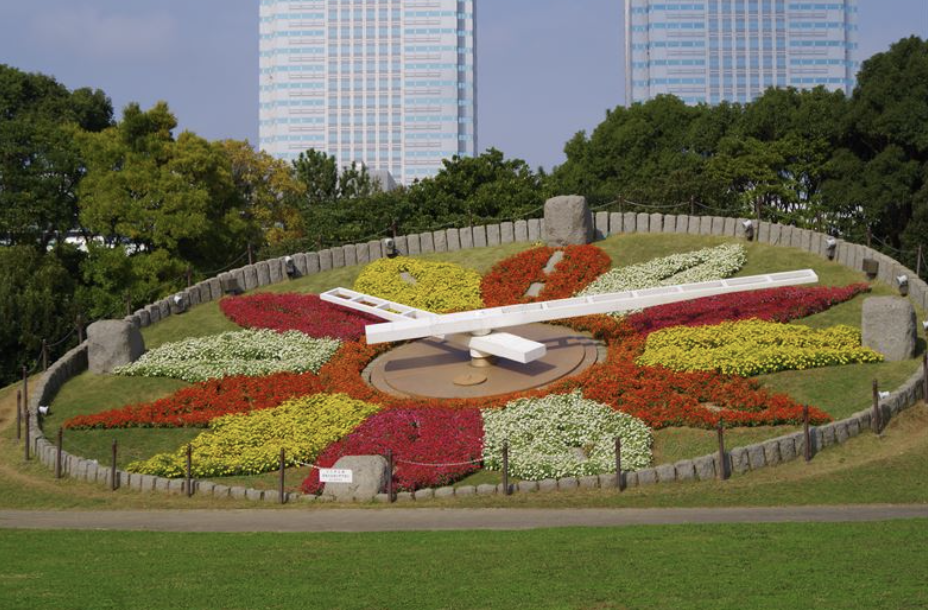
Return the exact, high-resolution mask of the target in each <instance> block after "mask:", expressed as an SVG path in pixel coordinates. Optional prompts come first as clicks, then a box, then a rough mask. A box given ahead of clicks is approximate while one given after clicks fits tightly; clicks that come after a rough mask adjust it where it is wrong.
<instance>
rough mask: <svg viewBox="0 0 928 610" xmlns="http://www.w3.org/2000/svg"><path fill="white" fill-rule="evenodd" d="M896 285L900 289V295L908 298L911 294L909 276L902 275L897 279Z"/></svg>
mask: <svg viewBox="0 0 928 610" xmlns="http://www.w3.org/2000/svg"><path fill="white" fill-rule="evenodd" d="M896 285H897V286H898V287H899V294H901V295H902V296H907V295H908V294H909V276H907V275H906V274H904V273H903V274H902V275H900V276H897V277H896Z"/></svg>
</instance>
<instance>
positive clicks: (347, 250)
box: [342, 244, 358, 267]
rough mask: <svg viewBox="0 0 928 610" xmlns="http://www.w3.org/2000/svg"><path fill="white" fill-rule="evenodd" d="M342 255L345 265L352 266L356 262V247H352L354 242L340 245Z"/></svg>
mask: <svg viewBox="0 0 928 610" xmlns="http://www.w3.org/2000/svg"><path fill="white" fill-rule="evenodd" d="M342 257H343V258H344V259H345V266H346V267H354V266H355V265H357V264H358V249H357V248H355V247H354V244H352V245H349V246H342Z"/></svg>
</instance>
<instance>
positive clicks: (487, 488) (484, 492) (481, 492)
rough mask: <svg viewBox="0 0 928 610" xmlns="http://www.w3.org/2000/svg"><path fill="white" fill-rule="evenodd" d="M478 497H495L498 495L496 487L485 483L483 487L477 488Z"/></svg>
mask: <svg viewBox="0 0 928 610" xmlns="http://www.w3.org/2000/svg"><path fill="white" fill-rule="evenodd" d="M477 495H478V496H493V495H496V485H490V484H489V483H483V484H482V485H478V486H477Z"/></svg>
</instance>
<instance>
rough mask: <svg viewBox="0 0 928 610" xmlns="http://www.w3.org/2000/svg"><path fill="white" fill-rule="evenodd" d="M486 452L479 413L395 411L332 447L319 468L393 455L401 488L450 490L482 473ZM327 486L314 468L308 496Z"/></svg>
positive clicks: (306, 489) (306, 485) (374, 419)
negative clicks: (354, 457) (345, 458)
mask: <svg viewBox="0 0 928 610" xmlns="http://www.w3.org/2000/svg"><path fill="white" fill-rule="evenodd" d="M482 449H483V421H482V419H481V417H480V411H479V410H477V409H458V410H455V409H445V408H441V407H436V408H425V409H423V408H418V409H394V410H391V411H384V412H381V413H377V414H375V415H372V416H371V417H369V418H368V419H367V420H366V421H365V422H364V423H363V424H361V425H360V426H359V427H358V429H357V430H355V431H354V432H352V433H351V434H349V435H348V436H346V437H345V438H343V439H342V440H340V441H338V442H336V443H335V444H333V445H331V446H329V447H328V448H327V449H326V450H325V451H323V452H322V454H321V455H320V456H319V457H318V458H317V460H316V466H319V467H320V468H331V467H332V466H334V465H335V463H336V462H337V461H338V459H339V458H341V457H342V456H346V455H386V453H387V451H388V450H391V451H393V458H394V464H395V468H394V471H393V479H394V483H395V486H396V489H398V490H407V491H414V490H416V489H420V488H422V487H437V486H441V485H447V484H450V483H453V482H454V481H456V480H458V479H460V478H462V477H464V476H467V475H468V474H470V473H472V472H474V471H475V470H478V469H479V468H480V456H481V452H482ZM437 464H451V465H449V466H435V465H437ZM322 487H323V486H322V484H320V483H319V472H318V471H317V470H315V469H314V470H313V471H312V473H311V474H310V475H309V477H307V479H306V480H305V481H304V482H303V491H304V492H305V493H319V492H320V491H321V490H322Z"/></svg>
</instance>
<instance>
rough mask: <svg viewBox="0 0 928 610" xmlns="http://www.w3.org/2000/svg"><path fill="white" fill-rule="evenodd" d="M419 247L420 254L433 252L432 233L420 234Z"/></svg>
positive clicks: (433, 238)
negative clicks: (420, 248)
mask: <svg viewBox="0 0 928 610" xmlns="http://www.w3.org/2000/svg"><path fill="white" fill-rule="evenodd" d="M419 245H421V246H422V254H429V253H431V252H435V235H434V234H433V233H420V234H419Z"/></svg>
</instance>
